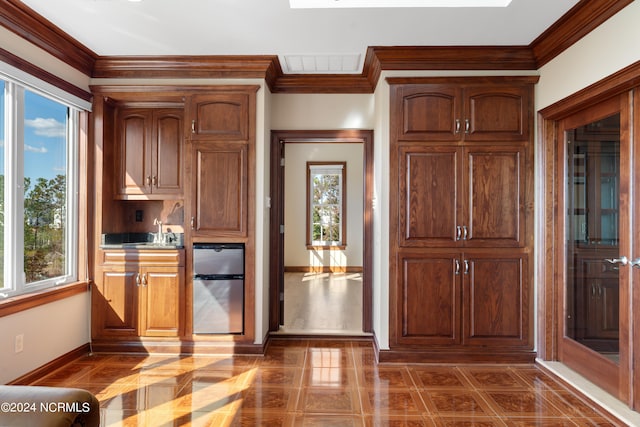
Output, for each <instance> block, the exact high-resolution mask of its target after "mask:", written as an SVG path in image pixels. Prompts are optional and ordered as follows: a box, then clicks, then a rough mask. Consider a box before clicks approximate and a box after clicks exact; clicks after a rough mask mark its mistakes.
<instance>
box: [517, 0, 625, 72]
mask: <svg viewBox="0 0 640 427" xmlns="http://www.w3.org/2000/svg"><path fill="white" fill-rule="evenodd" d="M630 3H633V0H581V1H580V2H578V4H576V5H575V6H574V7H573V8H571V9H570V10H569V11H568V12H567V13H565V14H564V15H563V16H562V17H561V18H560V19H558V20H557V21H556V22H555V23H553V25H551V26H550V27H549V28H548V29H547V30H546V31H545V32H543V33H542V34H541V35H540V36H538V38H536V39H535V40H534V41H533V42H532V43H531V44H530V45H529V47H530V48H531V50H532V52H533V55H534V57H535V58H536V63H537V68H540V67H542V66H543V65H545V64H546V63H548V62H549V61H551V60H552V59H553V58H555V57H556V56H558V55H560V54H561V53H562V52H564V51H565V50H567V49H568V48H570V47H571V46H572V45H573V44H574V43H576V42H578V40H580V39H581V38H583V37H584V36H586V35H587V34H589V33H590V32H591V31H593V30H594V29H596V28H597V27H598V26H599V25H600V24H602V23H604V22H605V21H606V20H607V19H609V18H611V17H612V16H613V15H615V14H616V13H618V12H619V11H621V10H622V9H624V8H625V7H626V6H628V5H629V4H630Z"/></svg>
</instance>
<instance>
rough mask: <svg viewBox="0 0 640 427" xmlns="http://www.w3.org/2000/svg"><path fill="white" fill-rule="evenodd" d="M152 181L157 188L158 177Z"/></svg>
mask: <svg viewBox="0 0 640 427" xmlns="http://www.w3.org/2000/svg"><path fill="white" fill-rule="evenodd" d="M152 181H153V185H154V186H155V187H157V186H158V177H157V176H154V177H153V180H152Z"/></svg>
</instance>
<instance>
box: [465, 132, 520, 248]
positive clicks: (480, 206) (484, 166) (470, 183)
mask: <svg viewBox="0 0 640 427" xmlns="http://www.w3.org/2000/svg"><path fill="white" fill-rule="evenodd" d="M464 153H465V179H464V181H465V183H466V185H465V202H466V203H465V208H464V213H465V214H464V220H463V230H462V241H463V242H464V245H465V246H466V247H524V246H525V244H526V242H525V228H526V222H525V200H526V197H525V194H524V193H525V188H526V187H525V183H526V182H527V179H526V178H527V175H526V171H525V163H524V161H525V148H524V147H522V146H519V145H517V146H512V145H506V146H489V145H487V146H482V147H473V148H466V149H465V150H464Z"/></svg>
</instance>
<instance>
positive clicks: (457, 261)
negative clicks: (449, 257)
mask: <svg viewBox="0 0 640 427" xmlns="http://www.w3.org/2000/svg"><path fill="white" fill-rule="evenodd" d="M455 274H456V276H459V275H460V261H459V260H456V271H455Z"/></svg>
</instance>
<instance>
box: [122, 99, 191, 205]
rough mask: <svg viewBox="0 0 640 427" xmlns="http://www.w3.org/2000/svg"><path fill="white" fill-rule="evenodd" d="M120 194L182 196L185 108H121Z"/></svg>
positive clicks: (160, 196) (126, 196)
mask: <svg viewBox="0 0 640 427" xmlns="http://www.w3.org/2000/svg"><path fill="white" fill-rule="evenodd" d="M116 120H117V135H118V141H117V145H118V150H117V154H118V155H116V174H117V176H116V183H117V188H116V196H117V197H118V198H122V199H136V198H140V199H147V198H156V199H159V198H173V197H181V196H182V190H183V160H184V159H183V138H182V128H183V111H182V109H179V108H167V109H151V108H122V109H120V110H118V112H117V119H116Z"/></svg>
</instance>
